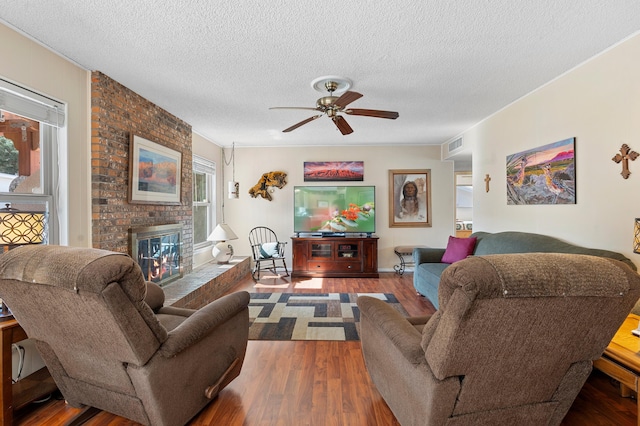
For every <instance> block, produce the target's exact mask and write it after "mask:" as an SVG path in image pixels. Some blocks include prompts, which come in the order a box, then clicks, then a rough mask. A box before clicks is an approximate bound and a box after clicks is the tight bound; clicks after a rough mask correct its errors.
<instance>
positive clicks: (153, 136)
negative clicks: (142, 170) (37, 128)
mask: <svg viewBox="0 0 640 426" xmlns="http://www.w3.org/2000/svg"><path fill="white" fill-rule="evenodd" d="M131 134H135V135H137V136H141V137H143V138H145V139H148V140H150V141H152V142H155V143H157V144H160V145H164V146H166V147H168V148H171V149H174V150H176V151H180V152H181V153H182V185H181V189H182V195H181V205H178V206H167V205H153V204H130V203H129V202H128V192H129V140H130V135H131ZM191 161H192V152H191V126H190V125H189V124H187V123H185V122H184V121H182V120H180V119H179V118H177V117H176V116H174V115H172V114H169V113H168V112H167V111H165V110H163V109H162V108H160V107H159V106H157V105H155V104H153V103H151V102H150V101H148V100H147V99H145V98H143V97H141V96H140V95H138V94H136V93H135V92H133V91H131V90H129V89H128V88H126V87H124V86H123V85H121V84H119V83H118V82H116V81H114V80H112V79H111V78H109V77H108V76H106V75H104V74H102V73H100V72H97V71H94V72H93V73H92V74H91V199H92V200H91V201H92V207H91V214H92V225H93V231H92V237H93V247H95V248H100V249H105V250H111V251H116V252H121V253H127V252H128V247H129V234H128V232H129V229H130V228H138V227H143V226H152V225H165V224H170V223H182V225H183V234H182V240H183V249H182V257H183V258H182V266H183V272H184V273H185V274H188V273H189V272H191V270H192V268H193V218H192V190H191V185H192V179H193V175H192V166H191Z"/></svg>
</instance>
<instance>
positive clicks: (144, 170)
mask: <svg viewBox="0 0 640 426" xmlns="http://www.w3.org/2000/svg"><path fill="white" fill-rule="evenodd" d="M129 158H130V160H129V202H130V203H133V204H173V205H178V204H180V187H181V181H180V177H181V176H182V170H181V165H182V153H181V152H178V151H175V150H173V149H171V148H167V147H166V146H162V145H159V144H157V143H155V142H151V141H150V140H147V139H144V138H142V137H140V136H136V135H133V136H132V137H131V141H130V144H129Z"/></svg>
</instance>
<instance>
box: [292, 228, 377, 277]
mask: <svg viewBox="0 0 640 426" xmlns="http://www.w3.org/2000/svg"><path fill="white" fill-rule="evenodd" d="M291 240H292V241H293V271H292V273H291V275H292V276H293V277H359V278H378V237H375V236H371V237H291Z"/></svg>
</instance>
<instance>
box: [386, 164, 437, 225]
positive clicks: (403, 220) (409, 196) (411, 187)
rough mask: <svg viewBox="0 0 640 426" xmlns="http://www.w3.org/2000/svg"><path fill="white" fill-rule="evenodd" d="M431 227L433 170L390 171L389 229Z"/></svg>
mask: <svg viewBox="0 0 640 426" xmlns="http://www.w3.org/2000/svg"><path fill="white" fill-rule="evenodd" d="M430 226H431V170H430V169H424V170H414V169H410V170H389V227H390V228H401V227H407V228H417V227H430Z"/></svg>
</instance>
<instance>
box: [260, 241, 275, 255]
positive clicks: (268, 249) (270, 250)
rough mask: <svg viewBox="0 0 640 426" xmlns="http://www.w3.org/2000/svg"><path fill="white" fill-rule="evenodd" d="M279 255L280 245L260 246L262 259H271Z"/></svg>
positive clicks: (265, 244) (268, 244) (266, 244)
mask: <svg viewBox="0 0 640 426" xmlns="http://www.w3.org/2000/svg"><path fill="white" fill-rule="evenodd" d="M277 255H278V243H277V242H276V243H263V244H260V258H261V259H270V258H272V257H276V256H277Z"/></svg>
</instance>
